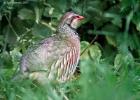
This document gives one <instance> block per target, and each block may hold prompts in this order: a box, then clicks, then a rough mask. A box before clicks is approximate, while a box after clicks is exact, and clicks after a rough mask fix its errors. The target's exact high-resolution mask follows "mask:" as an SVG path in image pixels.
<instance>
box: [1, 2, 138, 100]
mask: <svg viewBox="0 0 140 100" xmlns="http://www.w3.org/2000/svg"><path fill="white" fill-rule="evenodd" d="M69 10H73V11H75V12H77V13H79V14H80V15H83V16H84V17H85V21H84V22H83V24H82V25H81V26H80V27H79V28H78V30H77V31H78V33H79V36H80V38H81V58H80V63H79V66H78V68H77V72H76V73H75V76H74V78H73V80H72V81H69V82H66V83H64V84H54V83H53V84H51V83H50V84H46V85H43V86H42V85H39V84H38V83H36V82H35V81H33V80H30V79H24V80H22V79H21V80H17V81H11V78H12V77H13V75H14V74H15V73H16V71H17V70H18V69H19V61H20V57H21V55H22V53H24V52H25V51H26V50H27V48H28V47H29V46H30V45H32V44H34V43H35V42H38V41H40V40H42V39H44V38H46V37H49V36H50V35H52V34H53V33H54V31H55V28H56V26H57V24H58V22H59V19H60V17H61V16H62V15H63V14H64V13H65V12H66V11H69ZM0 100H140V1H139V0H1V1H0Z"/></svg>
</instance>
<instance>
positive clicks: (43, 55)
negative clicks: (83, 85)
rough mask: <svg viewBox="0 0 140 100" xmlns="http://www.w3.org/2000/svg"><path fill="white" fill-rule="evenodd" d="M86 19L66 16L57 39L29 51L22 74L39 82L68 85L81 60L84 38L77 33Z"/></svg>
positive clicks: (22, 66)
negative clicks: (46, 81) (81, 41)
mask: <svg viewBox="0 0 140 100" xmlns="http://www.w3.org/2000/svg"><path fill="white" fill-rule="evenodd" d="M83 19H84V17H83V16H81V15H79V14H77V13H74V12H72V11H71V12H66V13H65V14H64V15H63V16H62V17H61V19H60V22H59V23H58V25H57V27H56V31H55V35H53V36H50V37H48V38H45V39H44V40H41V41H40V42H39V43H37V44H35V45H34V46H32V47H30V48H29V49H27V51H26V52H25V53H24V54H23V55H22V57H21V60H20V73H22V74H23V75H28V77H31V78H33V79H35V80H37V81H44V79H47V80H48V81H49V80H56V81H58V82H66V81H68V80H70V79H71V77H72V76H73V74H74V72H75V71H76V67H77V65H78V62H79V59H80V38H79V36H78V33H77V31H76V29H77V28H78V26H79V24H80V23H81V21H82V20H83Z"/></svg>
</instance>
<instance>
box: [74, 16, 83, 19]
mask: <svg viewBox="0 0 140 100" xmlns="http://www.w3.org/2000/svg"><path fill="white" fill-rule="evenodd" d="M75 18H76V19H78V20H81V19H84V17H83V16H75Z"/></svg>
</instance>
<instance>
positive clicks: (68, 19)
mask: <svg viewBox="0 0 140 100" xmlns="http://www.w3.org/2000/svg"><path fill="white" fill-rule="evenodd" d="M83 19H84V17H83V16H81V15H78V14H76V13H74V12H67V13H66V14H65V15H64V16H62V18H61V20H60V25H62V26H63V25H68V26H69V27H71V28H73V29H77V27H78V26H79V23H80V22H81V20H83Z"/></svg>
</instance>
